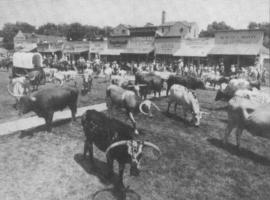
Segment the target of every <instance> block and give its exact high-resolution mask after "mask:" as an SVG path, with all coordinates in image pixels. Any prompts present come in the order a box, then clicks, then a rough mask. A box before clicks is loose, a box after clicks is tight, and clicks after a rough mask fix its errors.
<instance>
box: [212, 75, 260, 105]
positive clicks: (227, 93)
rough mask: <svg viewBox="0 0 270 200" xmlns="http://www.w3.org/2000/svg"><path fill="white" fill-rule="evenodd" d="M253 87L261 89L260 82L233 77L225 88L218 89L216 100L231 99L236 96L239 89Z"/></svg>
mask: <svg viewBox="0 0 270 200" xmlns="http://www.w3.org/2000/svg"><path fill="white" fill-rule="evenodd" d="M253 87H255V88H257V89H258V90H259V89H260V82H258V81H255V82H254V81H253V82H250V81H247V80H245V79H232V80H230V82H229V84H228V85H227V87H226V88H225V89H224V90H218V91H217V94H216V97H215V101H219V100H221V101H229V100H230V99H231V98H232V97H233V96H234V94H235V92H236V91H237V90H244V89H248V90H251V89H252V88H253Z"/></svg>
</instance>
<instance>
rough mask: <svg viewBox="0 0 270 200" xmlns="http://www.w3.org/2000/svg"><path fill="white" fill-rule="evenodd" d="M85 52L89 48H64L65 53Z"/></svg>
mask: <svg viewBox="0 0 270 200" xmlns="http://www.w3.org/2000/svg"><path fill="white" fill-rule="evenodd" d="M84 52H88V49H74V50H69V49H68V50H64V53H70V54H80V53H84Z"/></svg>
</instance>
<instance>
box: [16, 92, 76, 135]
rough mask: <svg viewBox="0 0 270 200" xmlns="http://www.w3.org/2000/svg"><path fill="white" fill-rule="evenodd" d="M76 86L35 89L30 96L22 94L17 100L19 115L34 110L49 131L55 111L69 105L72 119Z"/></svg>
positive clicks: (74, 111) (73, 117)
mask: <svg viewBox="0 0 270 200" xmlns="http://www.w3.org/2000/svg"><path fill="white" fill-rule="evenodd" d="M78 94H79V91H78V89H77V88H72V87H66V88H47V89H43V90H40V91H37V92H36V93H34V94H33V95H32V96H23V97H21V98H20V100H19V106H18V107H19V115H21V114H25V113H28V112H30V111H34V112H35V113H36V114H37V115H38V116H39V117H43V118H44V119H45V122H46V127H47V131H51V124H52V119H53V114H54V112H55V111H58V110H63V109H64V108H66V107H69V108H70V110H71V114H72V119H73V120H75V114H76V112H77V99H78Z"/></svg>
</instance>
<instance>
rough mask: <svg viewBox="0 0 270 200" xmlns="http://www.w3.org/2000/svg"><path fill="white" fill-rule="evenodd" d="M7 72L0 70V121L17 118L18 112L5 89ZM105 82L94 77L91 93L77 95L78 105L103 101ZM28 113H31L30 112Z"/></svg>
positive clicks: (54, 85)
mask: <svg viewBox="0 0 270 200" xmlns="http://www.w3.org/2000/svg"><path fill="white" fill-rule="evenodd" d="M8 81H9V79H8V73H7V72H5V71H0V123H2V122H5V121H9V120H14V119H17V118H18V112H17V111H16V110H15V109H14V107H13V105H14V103H15V98H14V97H12V96H11V95H10V94H9V93H8V91H7V85H8ZM65 85H74V82H73V81H70V82H68V83H65ZM81 85H82V81H81V80H80V79H78V88H81ZM45 87H58V86H57V85H56V84H52V83H46V85H44V86H41V87H40V88H45ZM105 88H106V83H105V82H104V79H103V78H95V79H94V80H93V88H92V91H91V93H88V94H87V95H84V96H83V95H81V94H80V95H79V99H78V107H82V106H87V105H92V104H97V103H101V102H104V97H105ZM28 115H33V113H30V114H28Z"/></svg>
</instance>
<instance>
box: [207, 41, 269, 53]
mask: <svg viewBox="0 0 270 200" xmlns="http://www.w3.org/2000/svg"><path fill="white" fill-rule="evenodd" d="M265 51H267V49H266V48H265V47H263V46H261V45H258V44H217V45H215V46H214V47H213V48H212V49H211V51H210V52H209V54H210V55H258V54H260V53H263V52H265Z"/></svg>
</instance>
